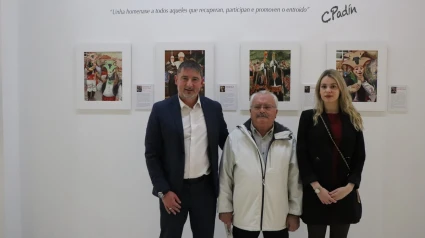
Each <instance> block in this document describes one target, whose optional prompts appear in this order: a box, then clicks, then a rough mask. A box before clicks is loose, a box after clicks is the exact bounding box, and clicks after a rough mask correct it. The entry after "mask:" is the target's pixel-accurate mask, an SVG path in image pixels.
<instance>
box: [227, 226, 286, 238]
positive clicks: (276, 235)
mask: <svg viewBox="0 0 425 238" xmlns="http://www.w3.org/2000/svg"><path fill="white" fill-rule="evenodd" d="M259 235H260V231H246V230H242V229H239V228H237V227H236V226H233V238H257V237H258V236H259ZM263 236H264V238H288V237H289V234H288V229H284V230H280V231H263Z"/></svg>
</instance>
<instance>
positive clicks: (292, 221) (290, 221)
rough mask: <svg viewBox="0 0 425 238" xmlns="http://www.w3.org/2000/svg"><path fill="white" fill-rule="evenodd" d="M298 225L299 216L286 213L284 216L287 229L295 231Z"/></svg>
mask: <svg viewBox="0 0 425 238" xmlns="http://www.w3.org/2000/svg"><path fill="white" fill-rule="evenodd" d="M299 227H300V217H299V216H295V215H291V214H288V216H287V217H286V228H288V230H289V231H292V232H294V231H296V230H298V228H299Z"/></svg>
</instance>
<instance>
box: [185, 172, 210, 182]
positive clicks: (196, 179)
mask: <svg viewBox="0 0 425 238" xmlns="http://www.w3.org/2000/svg"><path fill="white" fill-rule="evenodd" d="M207 177H208V175H206V174H204V175H202V176H201V177H197V178H190V179H185V180H184V183H187V184H195V183H199V182H202V181H203V180H205V179H206V178H207Z"/></svg>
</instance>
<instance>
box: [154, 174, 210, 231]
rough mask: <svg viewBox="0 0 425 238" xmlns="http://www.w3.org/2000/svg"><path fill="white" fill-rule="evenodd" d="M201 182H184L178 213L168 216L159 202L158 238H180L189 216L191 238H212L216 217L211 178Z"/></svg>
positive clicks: (205, 177) (207, 177)
mask: <svg viewBox="0 0 425 238" xmlns="http://www.w3.org/2000/svg"><path fill="white" fill-rule="evenodd" d="M203 178H204V179H202V180H201V181H196V182H191V181H187V180H185V183H184V188H183V192H182V194H180V196H179V199H180V201H181V202H182V203H181V204H180V206H181V209H180V213H177V215H174V214H172V213H171V214H168V213H167V211H166V210H165V208H164V204H163V203H162V201H161V200H160V211H161V235H160V236H159V237H160V238H181V237H182V233H183V227H184V224H185V223H186V220H187V215H188V214H189V218H190V226H191V228H192V233H193V238H213V237H214V227H215V216H216V203H217V200H216V197H215V193H214V188H213V185H212V180H211V176H204V177H203Z"/></svg>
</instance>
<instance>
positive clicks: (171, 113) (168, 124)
mask: <svg viewBox="0 0 425 238" xmlns="http://www.w3.org/2000/svg"><path fill="white" fill-rule="evenodd" d="M200 101H201V107H202V111H203V113H204V117H205V124H206V127H207V134H208V135H207V138H208V150H207V151H208V159H209V162H210V171H211V173H212V176H213V180H212V183H213V184H212V185H213V187H214V192H215V194H216V196H218V187H219V183H218V147H219V146H220V148H221V149H223V146H224V143H225V142H226V139H227V136H228V134H229V132H228V130H227V125H226V122H225V121H224V117H223V112H222V108H221V105H220V103H218V102H216V101H213V100H211V99H208V98H206V97H202V96H200ZM145 157H146V165H147V168H148V171H149V176H150V178H151V180H152V184H153V191H152V193H153V195H155V196H157V195H158V192H167V191H173V192H175V193H176V194H177V195H178V196H179V195H180V194H181V191H182V189H183V181H184V167H185V152H184V137H183V123H182V116H181V107H180V103H179V98H178V96H177V95H174V96H172V97H170V98H168V99H166V100H163V101H160V102H157V103H155V104H154V105H153V108H152V112H151V114H150V116H149V121H148V125H147V128H146V137H145Z"/></svg>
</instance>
